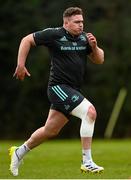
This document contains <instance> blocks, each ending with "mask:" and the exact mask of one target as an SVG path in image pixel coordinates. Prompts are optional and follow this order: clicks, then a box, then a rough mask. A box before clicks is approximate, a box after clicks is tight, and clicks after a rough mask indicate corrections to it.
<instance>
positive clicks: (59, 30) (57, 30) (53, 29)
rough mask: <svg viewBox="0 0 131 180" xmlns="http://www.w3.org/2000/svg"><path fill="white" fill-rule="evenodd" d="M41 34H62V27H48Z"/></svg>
mask: <svg viewBox="0 0 131 180" xmlns="http://www.w3.org/2000/svg"><path fill="white" fill-rule="evenodd" d="M43 32H50V33H56V34H57V33H58V34H59V33H63V32H64V31H63V27H50V28H45V29H43Z"/></svg>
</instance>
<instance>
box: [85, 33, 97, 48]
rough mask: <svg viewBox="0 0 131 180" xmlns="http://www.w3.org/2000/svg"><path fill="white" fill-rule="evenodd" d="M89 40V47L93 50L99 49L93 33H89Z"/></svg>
mask: <svg viewBox="0 0 131 180" xmlns="http://www.w3.org/2000/svg"><path fill="white" fill-rule="evenodd" d="M87 38H88V41H89V45H90V46H91V47H92V50H93V49H95V48H96V47H97V41H96V38H95V36H94V35H93V34H91V33H87Z"/></svg>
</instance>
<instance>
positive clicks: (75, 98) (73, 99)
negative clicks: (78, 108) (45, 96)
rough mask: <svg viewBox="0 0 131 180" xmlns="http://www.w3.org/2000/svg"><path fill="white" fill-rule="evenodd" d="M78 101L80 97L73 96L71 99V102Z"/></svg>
mask: <svg viewBox="0 0 131 180" xmlns="http://www.w3.org/2000/svg"><path fill="white" fill-rule="evenodd" d="M78 99H79V96H78V95H76V94H75V95H73V96H72V98H71V100H72V101H73V102H76V101H78Z"/></svg>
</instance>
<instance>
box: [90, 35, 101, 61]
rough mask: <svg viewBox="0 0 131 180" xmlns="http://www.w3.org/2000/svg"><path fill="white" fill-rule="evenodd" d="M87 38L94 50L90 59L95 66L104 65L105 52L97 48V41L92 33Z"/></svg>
mask: <svg viewBox="0 0 131 180" xmlns="http://www.w3.org/2000/svg"><path fill="white" fill-rule="evenodd" d="M87 38H88V41H89V44H90V46H91V48H92V52H91V54H90V55H89V58H90V59H91V61H92V62H93V63H95V64H103V62H104V51H103V50H102V49H101V48H99V47H98V46H97V41H96V38H95V36H93V35H92V34H91V33H87Z"/></svg>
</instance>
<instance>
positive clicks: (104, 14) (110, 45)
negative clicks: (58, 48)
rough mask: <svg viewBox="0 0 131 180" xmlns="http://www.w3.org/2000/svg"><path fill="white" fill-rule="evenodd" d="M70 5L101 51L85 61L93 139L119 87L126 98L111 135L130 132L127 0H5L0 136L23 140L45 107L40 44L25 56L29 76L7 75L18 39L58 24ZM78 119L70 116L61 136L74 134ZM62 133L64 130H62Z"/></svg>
mask: <svg viewBox="0 0 131 180" xmlns="http://www.w3.org/2000/svg"><path fill="white" fill-rule="evenodd" d="M70 6H79V7H81V8H82V9H83V11H84V18H85V31H87V32H92V33H93V34H94V35H95V36H96V37H97V41H98V45H99V46H100V47H101V48H103V49H104V51H105V63H104V64H103V65H94V64H92V63H91V62H90V61H89V60H88V65H87V76H86V80H85V84H84V86H83V88H82V90H83V94H84V95H85V96H86V97H87V98H88V99H89V100H90V101H91V102H92V103H93V104H94V105H95V107H96V109H97V112H98V117H97V121H96V127H95V134H94V136H95V137H103V135H104V131H105V128H106V126H107V122H108V120H109V117H110V114H111V111H112V109H113V105H114V103H115V101H116V98H117V95H118V93H119V91H120V89H121V88H122V87H126V88H127V91H128V92H127V97H126V100H125V102H124V106H123V107H122V111H121V113H120V115H119V119H118V121H117V124H116V126H115V130H114V133H113V137H119V138H120V137H122V138H124V137H130V136H131V121H130V118H131V107H130V101H131V93H130V91H131V83H130V82H131V73H130V69H131V62H130V54H131V49H130V48H131V3H130V0H127V1H126V3H125V1H123V0H116V1H114V0H110V1H108V0H99V1H98V0H73V1H72V0H61V1H55V0H48V1H46V0H23V1H17V0H6V1H1V6H0V23H1V25H0V60H1V68H0V69H1V70H0V81H1V88H0V115H1V117H0V138H1V139H17V138H21V139H22V138H27V137H29V135H30V134H31V133H32V132H33V131H34V130H36V129H37V128H38V127H40V126H42V125H43V124H44V122H45V120H46V118H47V115H48V110H49V107H50V104H49V101H48V99H47V93H46V91H47V83H48V76H49V69H50V59H49V54H48V52H47V49H46V48H45V47H37V48H32V49H31V51H30V54H29V56H28V59H27V68H28V70H29V71H30V73H31V78H26V79H25V80H24V81H23V82H20V81H18V80H16V79H15V78H13V73H14V71H15V67H16V61H17V52H18V47H19V43H20V41H21V39H22V38H23V37H24V36H26V35H27V34H29V33H32V32H35V31H38V30H42V29H44V28H47V27H57V26H62V13H63V11H64V10H65V9H66V8H67V7H70ZM79 126H80V120H78V119H76V118H71V119H70V122H69V123H68V125H66V127H65V128H64V129H63V130H62V132H61V133H60V136H59V137H61V138H73V137H79ZM67 132H68V133H67Z"/></svg>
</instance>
